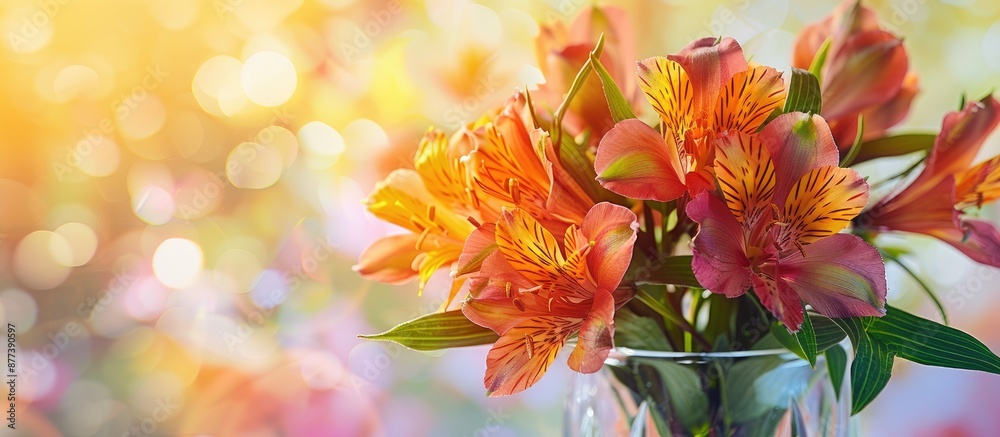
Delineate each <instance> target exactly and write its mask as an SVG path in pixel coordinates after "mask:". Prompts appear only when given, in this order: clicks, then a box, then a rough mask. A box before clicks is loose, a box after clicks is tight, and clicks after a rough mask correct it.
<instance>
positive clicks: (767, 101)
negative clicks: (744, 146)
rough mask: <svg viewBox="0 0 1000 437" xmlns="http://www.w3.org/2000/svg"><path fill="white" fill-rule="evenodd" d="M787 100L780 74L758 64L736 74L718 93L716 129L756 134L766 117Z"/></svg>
mask: <svg viewBox="0 0 1000 437" xmlns="http://www.w3.org/2000/svg"><path fill="white" fill-rule="evenodd" d="M784 101H785V84H784V82H783V81H782V80H781V73H778V71H777V70H775V69H773V68H771V67H764V66H760V65H755V66H752V67H750V68H749V69H747V70H746V71H741V72H739V73H736V74H735V75H733V78H732V79H730V80H729V83H727V84H726V86H725V87H723V88H722V91H721V92H720V93H719V101H718V104H717V105H716V107H715V130H716V131H723V130H729V129H734V130H738V131H741V132H746V133H748V134H750V133H756V132H757V129H758V128H760V126H761V125H762V124H764V120H766V119H767V117H768V115H771V112H773V111H774V110H775V109H777V108H778V107H779V106H781V105H782V104H783V103H784Z"/></svg>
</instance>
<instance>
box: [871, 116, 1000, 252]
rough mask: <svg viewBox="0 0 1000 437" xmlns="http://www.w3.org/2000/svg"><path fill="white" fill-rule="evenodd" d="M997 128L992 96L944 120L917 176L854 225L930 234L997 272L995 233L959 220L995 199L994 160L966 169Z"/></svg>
mask: <svg viewBox="0 0 1000 437" xmlns="http://www.w3.org/2000/svg"><path fill="white" fill-rule="evenodd" d="M998 123H1000V102H998V101H997V100H996V99H995V98H994V97H993V96H987V97H986V98H984V99H982V100H980V101H977V102H969V103H968V104H966V105H965V109H963V110H962V111H956V112H951V113H949V114H948V115H946V116H945V117H944V122H943V123H942V125H941V132H940V133H939V134H938V136H937V138H936V139H935V140H934V148H933V149H932V150H931V154H930V156H929V157H928V158H927V166H926V167H924V169H923V171H922V172H921V173H920V175H918V176H917V178H916V179H914V180H913V182H911V183H910V184H909V185H907V186H906V188H905V189H903V190H901V191H899V192H897V193H895V194H893V195H889V196H887V197H885V198H884V199H882V200H881V201H880V202H878V203H877V204H875V206H873V207H871V208H870V209H869V210H867V211H865V212H864V213H863V214H862V215H861V216H860V217H858V218H857V220H855V224H856V226H857V227H859V228H861V229H866V230H870V231H904V232H915V233H920V234H925V235H930V236H932V237H936V238H938V239H940V240H941V241H944V242H946V243H948V244H951V245H952V246H954V247H955V248H957V249H958V250H960V251H962V252H963V253H965V254H966V255H967V256H968V257H969V258H971V259H973V260H975V261H977V262H980V263H983V264H988V265H992V266H997V267H1000V231H998V230H997V227H996V226H995V225H994V224H992V223H990V222H987V221H983V220H976V219H973V218H969V217H966V216H965V215H964V212H965V211H966V210H968V209H969V208H972V207H978V206H980V205H982V204H983V203H986V202H989V201H992V200H995V199H997V198H998V197H1000V156H997V157H994V158H992V159H989V160H986V161H984V162H982V163H980V164H979V165H976V166H974V167H973V166H972V163H973V162H974V160H975V158H976V154H977V153H979V149H980V148H981V147H982V145H983V142H984V141H986V137H987V136H989V134H990V133H991V132H992V131H993V130H994V129H996V127H997V125H998ZM970 167H971V168H970Z"/></svg>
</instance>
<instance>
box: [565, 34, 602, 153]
mask: <svg viewBox="0 0 1000 437" xmlns="http://www.w3.org/2000/svg"><path fill="white" fill-rule="evenodd" d="M603 51H604V34H601V36H600V37H599V38H598V39H597V44H596V45H595V46H594V51H592V52H590V53H591V55H595V54H596V55H597V57H600V56H601V53H602V52H603ZM591 70H593V67H592V66H591V65H590V61H587V62H585V63H584V64H583V67H582V68H580V71H578V72H577V73H576V77H575V78H574V79H573V83H572V84H570V87H569V91H568V92H567V93H566V98H564V99H563V101H562V103H560V104H559V107H558V108H556V113H555V116H554V117H553V123H552V137H553V138H555V143H556V144H557V147H558V145H561V144H562V138H563V132H562V120H563V117H565V116H566V111H567V110H569V105H570V103H572V102H573V98H574V97H576V94H577V93H578V92H580V88H582V87H583V83H584V81H586V80H587V76H588V75H589V74H590V71H591Z"/></svg>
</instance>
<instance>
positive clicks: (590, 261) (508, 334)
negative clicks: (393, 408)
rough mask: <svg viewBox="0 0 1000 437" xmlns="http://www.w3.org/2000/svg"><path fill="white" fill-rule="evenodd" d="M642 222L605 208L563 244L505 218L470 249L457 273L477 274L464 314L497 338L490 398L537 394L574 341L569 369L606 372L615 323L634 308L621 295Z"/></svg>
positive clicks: (626, 293)
mask: <svg viewBox="0 0 1000 437" xmlns="http://www.w3.org/2000/svg"><path fill="white" fill-rule="evenodd" d="M636 229H638V222H637V219H636V216H635V214H634V213H632V211H630V210H628V209H627V208H625V207H622V206H618V205H614V204H610V203H606V202H604V203H600V204H597V205H595V206H594V207H593V208H591V209H590V211H589V212H588V213H587V215H586V217H585V218H584V219H583V221H582V223H581V224H580V226H579V227H578V226H577V225H572V226H569V227H568V228H567V229H566V231H565V233H564V234H563V235H562V239H561V241H560V240H559V239H557V238H556V236H555V235H553V233H552V232H550V231H549V230H548V229H546V228H545V227H544V226H542V224H541V223H539V222H538V221H537V220H535V219H534V218H533V217H532V216H531V215H530V214H529V213H528V212H527V211H526V210H523V209H514V210H504V211H503V212H502V213H501V216H500V219H499V221H497V223H496V224H495V225H494V224H492V223H489V224H485V225H483V226H481V227H479V228H478V229H477V230H476V231H475V232H474V233H473V235H472V236H471V237H470V238H469V240H468V242H467V243H466V247H465V252H464V253H463V255H462V261H461V262H460V264H462V265H463V267H460V270H468V271H471V272H472V273H471V276H472V279H471V281H472V289H473V291H472V297H471V298H470V299H469V300H467V301H466V302H465V304H464V306H463V307H462V312H463V313H464V314H465V316H466V317H468V318H469V320H471V321H472V322H474V323H476V324H478V325H480V326H483V327H487V328H490V329H492V330H493V331H495V332H496V333H497V334H499V335H500V339H499V340H497V342H496V343H495V344H494V345H493V349H491V350H490V352H489V354H488V355H487V357H486V377H485V381H484V382H485V385H486V388H487V390H488V391H489V394H490V396H501V395H509V394H514V393H517V392H520V391H522V390H524V389H526V388H528V387H531V386H532V385H534V384H535V383H536V382H537V381H538V380H539V379H540V378H541V377H542V375H543V374H544V373H545V371H546V370H547V369H548V367H549V365H550V364H551V363H552V361H553V360H554V359H555V357H556V354H558V353H559V350H560V349H561V348H562V346H563V345H564V344H565V343H566V341H567V340H568V339H569V338H570V337H571V336H573V335H576V334H579V336H578V342H577V344H576V347H575V348H574V349H573V352H572V353H571V354H570V356H569V366H570V368H572V369H573V370H576V371H578V372H582V373H593V372H596V371H598V370H600V369H601V366H602V365H603V364H604V360H605V359H606V358H607V357H608V352H609V351H610V350H611V348H612V346H613V342H612V339H613V337H614V313H615V310H616V309H617V308H619V307H620V306H621V305H624V303H625V302H626V301H627V300H628V299H629V298H631V296H632V291H631V290H629V289H623V290H619V285H620V283H621V280H622V277H623V276H624V275H625V271H626V269H628V266H629V262H630V260H631V258H632V247H633V245H634V244H635V239H636Z"/></svg>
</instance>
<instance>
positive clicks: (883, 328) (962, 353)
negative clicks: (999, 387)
mask: <svg viewBox="0 0 1000 437" xmlns="http://www.w3.org/2000/svg"><path fill="white" fill-rule="evenodd" d="M867 331H868V334H869V336H870V337H872V338H875V339H877V340H878V341H879V342H882V343H885V344H887V345H890V346H892V348H893V350H894V351H895V352H896V355H899V357H900V358H904V359H907V360H910V361H913V362H915V363H919V364H925V365H928V366H938V367H949V368H952V369H966V370H979V371H983V372H989V373H994V374H1000V357H997V355H996V354H995V353H993V351H991V350H990V349H989V348H988V347H986V345H985V344H983V343H982V342H981V341H979V340H977V339H976V338H975V337H973V336H971V335H969V334H966V333H964V332H962V331H959V330H957V329H955V328H952V327H949V326H945V325H942V324H940V323H937V322H934V321H931V320H927V319H924V318H922V317H918V316H915V315H913V314H910V313H907V312H906V311H903V310H901V309H898V308H892V307H889V306H886V314H885V316H883V317H880V318H874V319H873V320H872V322H871V326H870V327H869V328H868V330H867Z"/></svg>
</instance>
